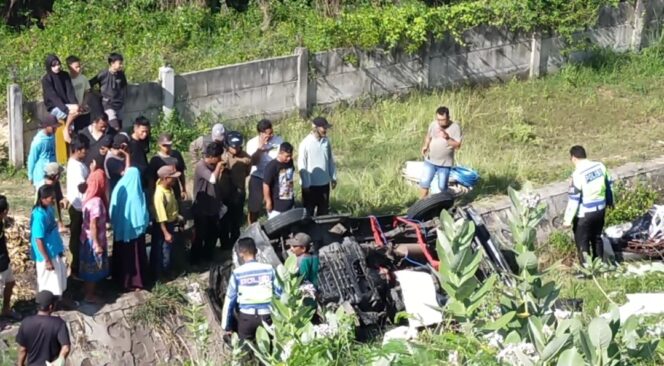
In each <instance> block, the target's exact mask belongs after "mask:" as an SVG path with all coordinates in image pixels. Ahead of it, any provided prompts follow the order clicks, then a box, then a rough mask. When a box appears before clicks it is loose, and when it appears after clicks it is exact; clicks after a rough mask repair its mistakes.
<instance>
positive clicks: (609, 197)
mask: <svg viewBox="0 0 664 366" xmlns="http://www.w3.org/2000/svg"><path fill="white" fill-rule="evenodd" d="M570 157H571V160H572V164H574V173H572V182H571V184H570V188H569V201H568V202H567V209H566V210H565V219H564V226H565V227H570V226H572V227H573V230H574V241H575V242H576V249H577V252H578V255H579V263H583V262H584V257H583V253H587V254H588V255H589V256H591V257H592V258H593V259H595V258H597V257H600V258H602V257H603V256H604V247H603V244H602V238H601V235H602V229H603V228H604V214H605V212H606V207H607V206H613V193H612V191H611V179H610V177H609V173H608V171H607V169H606V167H605V166H604V164H602V163H599V162H595V161H591V160H588V159H587V158H586V150H585V149H584V148H583V147H582V146H578V145H577V146H572V148H571V149H570ZM591 251H592V253H591Z"/></svg>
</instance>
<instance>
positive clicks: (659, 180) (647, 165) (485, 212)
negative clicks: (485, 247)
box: [470, 156, 664, 244]
mask: <svg viewBox="0 0 664 366" xmlns="http://www.w3.org/2000/svg"><path fill="white" fill-rule="evenodd" d="M611 174H612V175H613V176H614V177H615V178H616V179H620V180H626V181H635V180H645V181H646V182H647V183H648V184H651V185H652V186H653V187H654V188H655V189H657V190H659V191H664V156H662V157H660V158H657V159H654V160H650V161H647V162H643V163H629V164H626V165H623V166H621V167H618V168H616V169H612V170H611ZM568 188H569V182H567V181H563V182H558V183H553V184H549V185H546V186H544V187H542V188H539V189H537V190H536V193H537V194H539V195H540V197H541V199H542V200H543V201H544V202H546V203H547V205H548V210H547V213H546V216H545V218H544V220H543V222H542V223H541V224H540V226H539V228H538V232H537V238H538V240H539V241H540V242H544V241H545V240H546V239H547V238H548V237H549V234H550V233H551V232H552V231H553V230H556V229H562V222H563V219H562V216H563V213H564V211H565V207H566V206H567V197H568V195H567V190H568ZM510 205H511V203H510V200H509V198H508V197H506V196H503V197H499V198H496V199H492V200H490V201H480V202H476V203H473V204H472V205H470V207H472V208H473V209H475V211H476V212H477V213H478V214H480V216H482V218H483V219H484V222H485V224H486V226H487V228H488V229H489V231H490V232H491V234H492V236H493V237H494V238H498V240H500V241H501V243H505V244H509V243H511V242H512V240H511V237H510V231H509V226H508V216H507V215H508V212H509V210H510Z"/></svg>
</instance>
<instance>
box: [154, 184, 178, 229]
mask: <svg viewBox="0 0 664 366" xmlns="http://www.w3.org/2000/svg"><path fill="white" fill-rule="evenodd" d="M153 204H154V212H155V218H156V219H157V222H159V223H161V222H175V221H177V219H178V201H177V199H175V194H174V193H173V189H172V188H164V186H162V185H161V184H159V182H157V188H156V189H155V191H154V201H153Z"/></svg>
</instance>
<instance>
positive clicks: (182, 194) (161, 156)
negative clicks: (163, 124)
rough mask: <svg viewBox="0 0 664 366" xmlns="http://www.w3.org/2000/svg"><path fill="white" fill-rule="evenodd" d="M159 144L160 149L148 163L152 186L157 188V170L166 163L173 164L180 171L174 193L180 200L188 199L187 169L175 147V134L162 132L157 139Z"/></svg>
mask: <svg viewBox="0 0 664 366" xmlns="http://www.w3.org/2000/svg"><path fill="white" fill-rule="evenodd" d="M157 144H159V151H158V152H157V154H156V155H155V156H153V157H152V159H150V163H149V164H148V171H149V172H150V178H151V182H150V183H151V184H150V188H151V189H152V190H154V189H155V185H156V183H157V179H158V178H159V177H158V175H157V172H158V171H159V169H160V168H161V167H163V166H165V165H173V166H175V169H176V170H177V171H178V172H179V173H180V177H179V178H178V181H177V183H176V184H174V185H173V193H175V198H177V200H178V201H180V200H185V199H187V184H186V179H185V175H184V172H185V170H186V169H187V166H186V165H185V162H184V158H183V157H182V154H181V153H180V152H179V151H178V150H176V149H174V148H173V135H171V134H170V133H162V134H161V135H160V136H159V138H158V139H157Z"/></svg>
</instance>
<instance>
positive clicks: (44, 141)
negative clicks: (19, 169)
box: [28, 115, 59, 189]
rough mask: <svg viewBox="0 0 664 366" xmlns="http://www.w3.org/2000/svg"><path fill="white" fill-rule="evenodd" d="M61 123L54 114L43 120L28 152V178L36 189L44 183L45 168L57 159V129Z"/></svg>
mask: <svg viewBox="0 0 664 366" xmlns="http://www.w3.org/2000/svg"><path fill="white" fill-rule="evenodd" d="M58 125H59V123H58V120H57V118H55V116H53V115H48V116H46V118H45V119H44V120H43V121H41V124H40V127H41V129H40V130H39V132H37V135H35V137H34V138H33V139H32V143H31V144H30V153H29V154H28V179H29V180H30V183H31V184H32V185H34V186H35V189H38V188H39V187H41V186H42V184H44V168H45V167H46V164H48V163H51V162H54V161H55V137H54V134H55V129H56V128H57V127H58Z"/></svg>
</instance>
